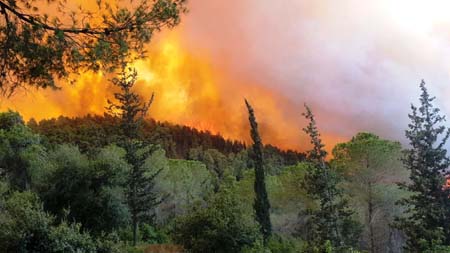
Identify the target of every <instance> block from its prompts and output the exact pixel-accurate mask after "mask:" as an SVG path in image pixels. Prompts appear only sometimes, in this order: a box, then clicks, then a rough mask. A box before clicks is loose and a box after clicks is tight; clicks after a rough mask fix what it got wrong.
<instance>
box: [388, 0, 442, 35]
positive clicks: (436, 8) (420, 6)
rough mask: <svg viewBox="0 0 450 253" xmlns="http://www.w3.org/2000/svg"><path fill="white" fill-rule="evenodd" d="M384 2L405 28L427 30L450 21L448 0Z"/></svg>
mask: <svg viewBox="0 0 450 253" xmlns="http://www.w3.org/2000/svg"><path fill="white" fill-rule="evenodd" d="M384 4H385V6H386V7H387V9H388V10H389V13H390V15H392V17H393V19H394V20H396V21H397V22H398V24H399V25H401V26H404V27H405V28H406V29H413V30H415V31H418V32H429V31H430V30H431V29H432V28H433V26H434V25H437V24H439V23H449V22H450V15H449V12H450V1H449V0H428V1H426V0H385V1H384Z"/></svg>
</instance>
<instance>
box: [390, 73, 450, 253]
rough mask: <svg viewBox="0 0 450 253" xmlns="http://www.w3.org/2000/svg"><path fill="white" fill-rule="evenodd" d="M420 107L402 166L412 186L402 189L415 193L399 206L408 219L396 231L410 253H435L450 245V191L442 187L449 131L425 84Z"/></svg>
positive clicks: (413, 115) (413, 119)
mask: <svg viewBox="0 0 450 253" xmlns="http://www.w3.org/2000/svg"><path fill="white" fill-rule="evenodd" d="M420 89H421V91H422V94H421V95H420V107H419V108H417V107H415V106H414V105H411V110H412V113H411V114H409V115H408V116H409V118H410V120H411V123H409V125H408V130H406V137H407V138H408V140H409V143H410V146H411V148H410V149H408V150H407V152H406V157H405V158H404V160H403V162H404V165H405V167H406V168H407V169H408V170H409V171H410V180H411V181H410V183H408V184H401V185H400V186H401V188H403V189H406V190H408V191H410V192H411V193H412V195H410V196H409V197H407V198H405V199H403V200H401V201H400V202H399V203H400V204H402V205H404V206H405V207H406V210H405V212H406V216H403V217H399V218H397V220H396V224H395V225H396V227H397V228H400V229H401V230H403V231H404V232H405V234H406V236H407V245H406V249H407V250H409V251H410V252H424V251H426V250H434V249H435V247H437V246H438V245H439V244H443V245H450V197H449V196H450V191H449V189H448V188H445V187H443V185H444V183H445V176H446V175H448V173H449V172H448V171H447V169H448V167H449V165H450V161H449V159H448V157H447V151H446V150H445V149H444V145H445V143H446V141H447V139H448V137H449V133H450V131H449V129H448V128H446V127H445V126H444V125H443V122H444V121H445V117H444V116H442V115H441V114H440V112H439V111H440V110H439V108H436V107H435V106H434V105H433V103H432V102H433V100H434V99H435V98H434V97H431V96H430V94H429V93H428V91H427V88H426V86H425V82H424V81H423V80H422V82H421V83H420Z"/></svg>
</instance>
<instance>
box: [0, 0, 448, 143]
mask: <svg viewBox="0 0 450 253" xmlns="http://www.w3.org/2000/svg"><path fill="white" fill-rule="evenodd" d="M448 7H450V2H448V1H443V0H431V1H426V3H425V1H420V0H397V1H391V0H377V1H375V0H374V1H364V3H362V2H361V1H359V0H342V1H332V0H318V1H306V0H286V1H271V0H247V1H241V0H229V1H223V0H208V1H201V0H191V1H190V2H189V9H190V12H189V13H188V14H187V15H186V16H185V17H184V18H183V19H182V24H181V25H180V26H179V27H177V28H176V29H175V30H173V31H164V32H163V33H162V34H159V35H158V36H156V38H154V40H153V42H152V43H151V44H150V45H149V47H148V50H149V58H148V59H146V60H143V61H139V62H136V63H135V65H134V66H135V67H136V69H137V71H138V73H139V81H138V84H137V87H136V89H137V90H138V91H139V93H140V94H141V95H142V96H143V97H144V98H148V97H149V96H150V94H151V92H153V91H154V92H155V94H156V100H155V102H154V104H153V106H152V108H151V110H150V114H151V116H152V117H154V118H156V119H157V120H162V121H165V120H167V121H170V122H174V123H180V124H187V125H190V126H194V127H197V128H200V129H208V130H211V131H213V132H219V133H221V134H223V135H224V136H225V137H229V138H236V139H243V140H248V138H249V137H248V124H247V114H246V111H245V107H244V104H243V99H244V97H246V98H248V99H249V100H250V102H251V103H252V105H253V106H254V107H255V109H256V116H257V118H258V121H259V123H260V126H261V131H262V135H263V139H264V141H265V142H266V143H273V144H276V145H279V146H281V147H284V148H295V149H299V150H304V149H305V146H306V145H307V139H306V138H305V136H304V135H303V134H301V129H302V127H303V126H304V124H305V122H304V120H303V119H302V117H301V113H302V111H303V103H305V102H306V103H308V104H309V105H310V106H311V107H312V109H313V111H314V112H316V115H317V120H318V124H319V128H320V130H321V131H322V133H323V136H324V139H325V142H326V143H327V147H328V149H330V148H331V147H332V146H333V145H334V144H335V143H336V142H339V141H343V140H346V139H348V138H350V137H351V136H352V135H354V134H356V133H357V132H358V131H372V132H375V133H377V134H380V135H382V136H383V137H388V138H393V139H402V138H403V129H404V128H405V127H406V124H407V113H408V110H409V104H410V102H414V101H415V100H416V97H417V94H418V89H417V86H418V83H419V82H420V79H422V78H425V79H426V80H427V81H428V83H429V88H430V90H431V92H433V93H434V94H436V95H437V96H438V101H440V102H439V103H440V105H441V106H442V107H443V110H444V111H445V112H450V102H448V101H444V96H442V94H445V93H448V92H450V90H449V89H450V88H449V87H450V86H449V85H448V83H449V77H450V45H449V44H448V41H449V40H448V39H449V38H450V16H448V15H447V13H446V12H445V11H443V10H448ZM108 78H110V77H106V76H102V75H101V74H84V75H82V76H80V78H79V80H78V82H77V83H76V84H75V86H69V85H67V84H62V85H61V86H62V87H63V89H62V90H60V91H50V90H45V91H38V92H36V91H33V90H30V91H28V92H23V91H22V92H19V93H18V94H16V96H15V97H13V98H12V99H10V100H5V99H4V98H2V100H3V101H1V103H0V108H1V109H6V108H12V109H14V110H18V111H20V112H21V113H22V114H23V115H24V117H25V118H27V119H29V118H31V117H34V118H37V119H42V118H47V117H57V116H59V115H67V116H79V115H84V114H86V113H102V112H103V111H104V107H105V105H106V99H107V98H108V97H111V94H112V92H113V91H112V89H111V85H110V83H109V82H108V81H107V80H108ZM439 97H441V100H439Z"/></svg>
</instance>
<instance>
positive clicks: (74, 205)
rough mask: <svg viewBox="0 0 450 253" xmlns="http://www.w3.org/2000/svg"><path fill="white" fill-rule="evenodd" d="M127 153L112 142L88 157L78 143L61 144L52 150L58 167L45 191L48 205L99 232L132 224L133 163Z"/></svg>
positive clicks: (51, 208)
mask: <svg viewBox="0 0 450 253" xmlns="http://www.w3.org/2000/svg"><path fill="white" fill-rule="evenodd" d="M124 155H125V151H124V150H123V149H120V148H118V147H115V146H109V147H105V148H104V149H102V150H100V152H99V153H98V155H97V157H96V158H93V159H88V157H87V156H85V155H83V154H81V153H80V152H79V150H78V149H77V148H76V147H72V146H67V145H62V146H59V147H58V148H57V149H56V150H54V151H52V152H51V153H50V154H49V157H50V158H51V160H52V162H53V167H54V171H53V173H52V174H51V175H50V177H49V178H48V184H47V188H46V189H45V190H43V191H42V192H41V195H42V196H43V200H44V203H45V207H46V208H47V209H48V210H50V211H51V212H53V213H54V214H57V216H58V217H59V218H60V219H64V218H68V219H69V220H72V219H73V220H76V221H78V222H81V223H82V224H83V227H84V228H85V229H89V230H90V231H92V232H93V233H96V234H98V233H101V232H111V231H113V230H114V229H117V228H119V227H121V226H123V225H126V224H128V222H129V219H130V213H129V210H128V207H127V205H126V204H125V203H126V198H125V183H126V177H127V175H128V170H129V165H128V164H127V163H126V161H125V159H124Z"/></svg>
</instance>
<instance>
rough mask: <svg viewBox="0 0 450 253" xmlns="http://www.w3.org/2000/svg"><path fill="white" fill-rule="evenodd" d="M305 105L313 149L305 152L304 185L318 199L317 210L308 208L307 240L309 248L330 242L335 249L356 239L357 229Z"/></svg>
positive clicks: (319, 247)
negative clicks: (306, 158) (307, 162)
mask: <svg viewBox="0 0 450 253" xmlns="http://www.w3.org/2000/svg"><path fill="white" fill-rule="evenodd" d="M305 108H306V113H303V116H305V118H306V119H307V120H308V121H309V124H308V126H307V127H306V128H304V129H303V130H304V131H305V133H306V134H308V135H309V137H310V138H311V144H312V149H311V150H310V151H309V152H308V160H309V161H310V162H311V163H312V166H311V167H310V169H309V171H308V172H307V173H306V175H305V179H304V182H303V186H304V188H305V189H306V191H307V193H308V195H309V196H310V197H311V198H312V199H314V200H315V201H317V203H318V208H317V209H316V210H309V214H310V215H311V217H310V221H309V229H310V230H311V233H310V234H309V236H310V237H309V238H308V241H309V244H310V246H311V250H312V251H314V250H319V251H323V250H325V248H324V247H326V245H327V244H329V243H331V246H332V247H334V248H335V249H336V250H344V249H345V248H348V247H349V246H352V244H354V243H356V242H355V239H356V238H358V235H357V234H358V233H359V232H360V229H359V227H358V225H357V224H356V223H355V222H354V221H352V219H351V216H352V214H353V212H352V211H351V210H350V209H349V208H348V204H347V201H346V200H345V199H344V198H343V193H342V190H341V189H339V188H338V184H339V182H340V178H339V176H338V175H337V174H336V173H335V172H334V171H332V170H331V169H330V167H329V165H328V163H327V162H326V160H325V159H326V156H327V151H325V150H324V144H323V143H322V140H321V138H320V133H319V130H318V129H317V126H316V121H315V118H314V115H313V113H312V112H311V110H310V108H309V107H308V106H307V105H305Z"/></svg>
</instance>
